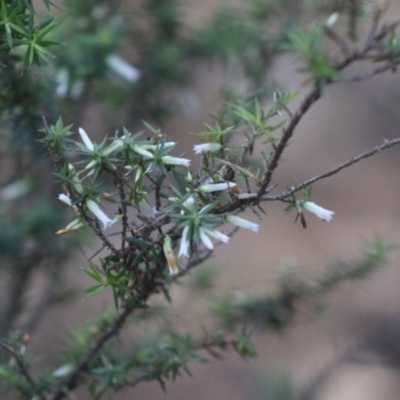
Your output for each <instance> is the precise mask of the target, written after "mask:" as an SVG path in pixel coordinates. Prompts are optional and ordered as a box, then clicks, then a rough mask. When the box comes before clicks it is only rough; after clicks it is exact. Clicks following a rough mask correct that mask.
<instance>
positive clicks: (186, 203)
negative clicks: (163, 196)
mask: <svg viewBox="0 0 400 400" xmlns="http://www.w3.org/2000/svg"><path fill="white" fill-rule="evenodd" d="M194 202H195V201H194V197H193V196H189V197H188V198H187V199H186V200H185V201H184V202H183V206H184V207H186V208H188V209H189V210H191V209H192V208H193V204H194Z"/></svg>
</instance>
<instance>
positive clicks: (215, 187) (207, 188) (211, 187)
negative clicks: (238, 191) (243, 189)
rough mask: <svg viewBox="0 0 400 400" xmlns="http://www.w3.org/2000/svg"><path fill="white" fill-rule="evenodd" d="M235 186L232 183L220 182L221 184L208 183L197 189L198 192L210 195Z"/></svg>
mask: <svg viewBox="0 0 400 400" xmlns="http://www.w3.org/2000/svg"><path fill="white" fill-rule="evenodd" d="M235 186H236V183H234V182H222V183H209V184H207V185H201V186H199V187H198V188H197V190H198V191H199V192H203V193H210V192H218V191H220V190H228V189H230V188H233V187H235Z"/></svg>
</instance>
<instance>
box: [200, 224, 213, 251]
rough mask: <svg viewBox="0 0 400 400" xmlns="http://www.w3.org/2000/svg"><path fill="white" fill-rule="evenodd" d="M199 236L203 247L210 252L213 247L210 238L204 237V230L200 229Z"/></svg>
mask: <svg viewBox="0 0 400 400" xmlns="http://www.w3.org/2000/svg"><path fill="white" fill-rule="evenodd" d="M199 234H200V240H201V241H202V242H203V244H204V246H206V247H207V249H210V250H212V249H213V248H214V245H213V244H212V241H211V240H210V238H209V237H208V236H207V235H206V232H205V229H204V228H202V227H200V228H199Z"/></svg>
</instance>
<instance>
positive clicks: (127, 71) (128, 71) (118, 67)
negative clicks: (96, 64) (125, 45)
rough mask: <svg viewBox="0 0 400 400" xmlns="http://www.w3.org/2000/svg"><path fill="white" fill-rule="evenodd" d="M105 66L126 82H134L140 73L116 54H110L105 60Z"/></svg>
mask: <svg viewBox="0 0 400 400" xmlns="http://www.w3.org/2000/svg"><path fill="white" fill-rule="evenodd" d="M106 64H107V67H108V68H110V69H111V70H112V71H114V72H115V73H116V74H117V75H119V76H120V77H121V78H123V79H125V80H126V81H127V82H136V81H137V80H138V79H139V77H140V72H139V70H138V69H137V68H135V67H134V66H133V65H131V64H129V63H128V62H127V61H125V60H124V59H123V58H121V57H120V56H118V55H116V54H110V55H109V56H108V57H107V59H106Z"/></svg>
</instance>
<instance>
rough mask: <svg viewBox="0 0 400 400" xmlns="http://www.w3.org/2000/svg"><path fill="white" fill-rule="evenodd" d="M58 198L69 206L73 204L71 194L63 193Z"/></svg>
mask: <svg viewBox="0 0 400 400" xmlns="http://www.w3.org/2000/svg"><path fill="white" fill-rule="evenodd" d="M58 200H60V201H62V202H63V203H65V204H67V205H69V206H72V201H71V199H70V198H69V196H67V195H66V194H64V193H61V194H59V195H58Z"/></svg>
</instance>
